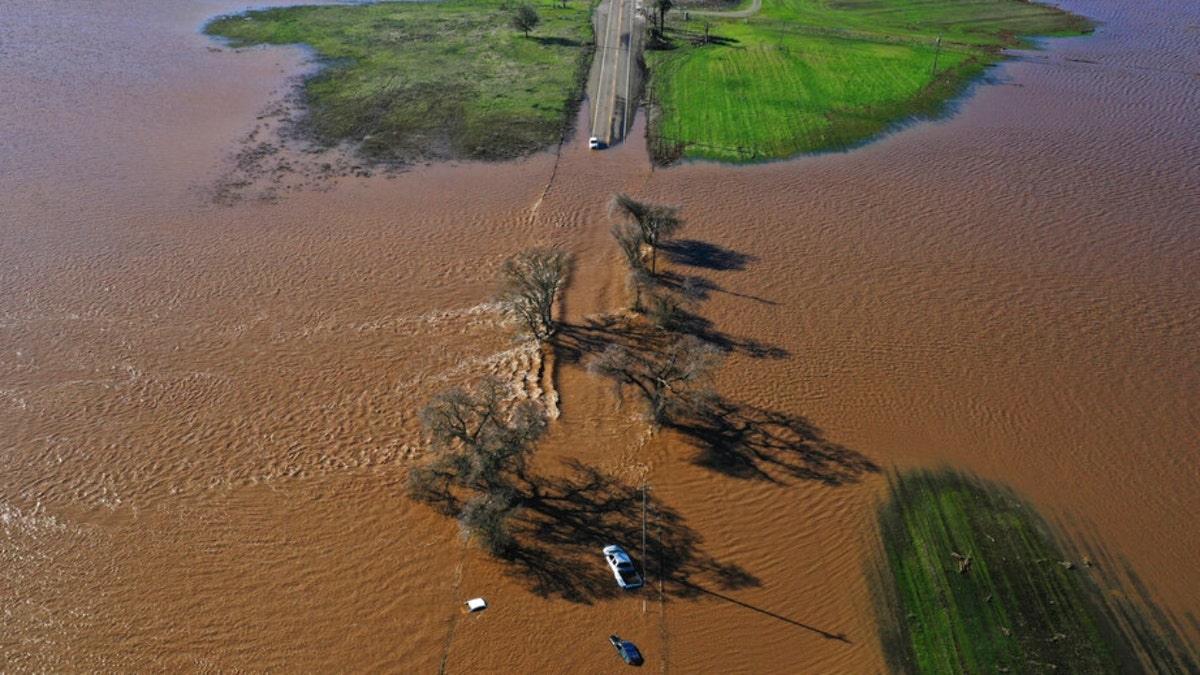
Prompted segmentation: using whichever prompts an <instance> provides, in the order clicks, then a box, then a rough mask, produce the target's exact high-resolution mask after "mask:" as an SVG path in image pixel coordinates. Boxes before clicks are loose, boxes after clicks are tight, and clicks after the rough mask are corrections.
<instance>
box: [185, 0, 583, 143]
mask: <svg viewBox="0 0 1200 675" xmlns="http://www.w3.org/2000/svg"><path fill="white" fill-rule="evenodd" d="M566 5H567V6H566V7H563V6H562V5H561V4H551V3H550V2H547V1H545V0H543V1H541V2H535V3H534V6H535V8H536V9H537V11H538V14H539V15H540V17H541V23H540V24H539V25H538V26H537V27H536V28H535V29H534V30H533V31H532V33H531V34H530V36H529V38H525V37H524V35H523V34H522V33H521V32H520V31H517V30H516V29H514V28H512V26H511V25H510V20H511V17H512V15H513V13H514V12H515V9H516V4H508V3H504V2H497V1H495V0H492V1H488V0H444V1H442V2H382V3H376V4H355V5H331V6H305V7H288V8H279V9H268V10H262V11H249V12H246V13H244V14H237V15H231V16H225V17H220V18H218V19H216V20H214V21H213V22H211V23H210V24H208V25H207V26H206V27H205V32H206V33H208V34H210V35H214V36H220V37H223V38H225V39H227V40H228V41H229V42H230V43H231V44H232V45H233V46H237V47H240V46H246V45H253V44H262V43H266V44H304V45H308V46H309V47H311V48H312V49H313V50H314V51H315V53H316V54H317V55H318V57H319V59H320V61H321V63H322V67H321V69H320V70H319V71H318V72H317V73H316V74H315V75H313V76H312V77H310V78H308V79H307V80H306V82H305V84H304V89H303V96H304V100H305V104H306V108H307V116H306V118H305V120H304V122H303V124H304V126H305V127H306V128H307V129H308V130H309V131H310V132H311V133H312V135H313V136H314V137H315V138H316V139H317V140H318V141H320V142H322V143H325V144H330V145H333V144H337V143H340V142H344V141H350V142H352V143H355V144H357V145H358V147H359V148H360V149H361V150H362V152H363V153H364V154H366V155H368V156H370V157H372V158H374V159H378V160H385V161H389V160H411V159H414V158H421V157H428V158H456V157H466V158H476V159H503V158H507V157H514V156H519V155H521V154H526V153H528V152H532V151H535V150H538V149H540V148H543V147H545V146H547V145H549V144H552V143H555V142H557V141H559V140H560V139H561V137H562V135H563V134H564V133H565V132H566V130H568V129H569V128H570V124H571V120H572V118H573V116H574V114H575V112H576V111H577V109H578V106H579V103H580V101H581V100H582V97H583V88H584V83H585V81H586V77H587V69H588V67H589V65H590V62H591V53H592V49H593V37H592V27H591V22H590V16H591V7H590V5H589V4H588V3H586V2H581V1H579V0H576V1H574V2H568V3H566Z"/></svg>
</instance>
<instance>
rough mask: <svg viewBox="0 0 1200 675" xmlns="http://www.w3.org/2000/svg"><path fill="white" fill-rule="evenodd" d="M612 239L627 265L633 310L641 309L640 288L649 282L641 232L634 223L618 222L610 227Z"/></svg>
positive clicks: (648, 271) (638, 310)
mask: <svg viewBox="0 0 1200 675" xmlns="http://www.w3.org/2000/svg"><path fill="white" fill-rule="evenodd" d="M612 235H613V239H616V240H617V246H618V247H619V248H620V249H621V255H622V256H623V257H624V258H625V264H626V265H627V266H628V267H629V285H630V287H632V288H633V311H635V312H640V311H642V288H644V287H645V286H646V285H647V284H649V283H650V281H651V279H650V270H649V269H647V268H646V256H645V255H644V253H643V252H642V232H641V228H639V227H638V226H637V224H636V223H618V224H616V225H613V228H612Z"/></svg>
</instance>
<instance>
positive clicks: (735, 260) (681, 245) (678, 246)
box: [659, 239, 757, 271]
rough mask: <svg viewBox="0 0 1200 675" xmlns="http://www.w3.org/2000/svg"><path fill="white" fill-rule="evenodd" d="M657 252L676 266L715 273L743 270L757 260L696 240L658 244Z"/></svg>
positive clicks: (680, 240) (675, 240) (747, 255)
mask: <svg viewBox="0 0 1200 675" xmlns="http://www.w3.org/2000/svg"><path fill="white" fill-rule="evenodd" d="M659 250H660V251H661V252H662V253H663V255H664V256H665V257H666V259H667V260H669V261H671V262H672V263H675V264H677V265H688V266H689V267H700V268H703V269H708V270H717V271H730V270H744V269H746V266H747V265H749V264H750V263H752V262H754V261H755V260H757V258H755V257H754V256H752V255H750V254H748V253H741V252H738V251H734V250H732V249H728V248H725V247H723V246H718V245H717V244H711V243H709V242H707V241H698V240H696V239H674V240H671V241H667V242H664V243H662V244H659Z"/></svg>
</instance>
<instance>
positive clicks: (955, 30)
mask: <svg viewBox="0 0 1200 675" xmlns="http://www.w3.org/2000/svg"><path fill="white" fill-rule="evenodd" d="M689 7H691V8H693V9H694V7H695V5H692V4H691V3H689V2H687V1H686V0H681V1H680V2H679V3H678V4H677V5H674V11H672V12H670V13H669V14H666V21H665V23H663V22H662V18H661V15H660V16H659V17H658V18H659V21H660V23H663V26H664V28H663V30H662V31H661V33H660V34H658V35H657V36H652V37H655V38H656V39H652V40H651V42H650V47H649V48H648V49H647V52H646V63H647V67H648V69H649V71H650V77H649V81H650V84H649V88H648V91H647V97H648V99H649V102H650V104H651V106H652V110H651V117H650V126H649V129H648V131H647V135H648V138H649V143H650V150H651V154H652V155H653V157H654V159H655V160H656V161H658V162H660V163H668V162H671V161H674V160H676V159H679V158H688V157H690V158H709V159H718V160H725V161H758V160H767V159H774V158H782V157H788V156H791V155H795V154H799V153H805V152H817V151H822V150H831V149H845V148H849V147H852V146H854V145H857V144H861V143H863V142H865V141H867V140H869V139H871V138H873V137H875V136H877V135H879V134H880V133H882V132H884V131H886V130H887V129H889V128H891V127H894V126H895V125H896V124H898V123H902V122H903V121H905V120H909V119H913V118H920V117H928V116H933V115H936V114H937V113H938V112H939V111H940V110H942V108H943V107H944V105H945V103H946V101H947V100H948V99H950V98H952V97H953V96H955V95H956V94H958V93H960V92H961V91H962V90H963V89H964V88H965V87H966V85H967V83H968V82H970V81H971V80H972V79H973V78H976V77H977V76H979V75H980V73H982V72H983V70H984V69H985V68H987V67H988V66H990V65H992V64H994V63H996V62H998V61H999V60H1000V59H1002V58H1003V50H1004V49H1006V48H1011V47H1028V46H1030V43H1029V42H1028V41H1027V40H1025V39H1023V38H1022V37H1021V36H1063V35H1079V34H1081V33H1086V32H1088V31H1090V30H1091V26H1090V24H1089V23H1088V22H1087V21H1086V20H1084V19H1082V18H1080V17H1078V16H1075V15H1072V14H1068V13H1066V12H1064V11H1062V10H1059V9H1057V8H1053V7H1049V6H1046V5H1039V4H1033V3H1029V2H1021V1H1020V0H895V1H893V0H843V1H837V2H815V1H813V0H763V3H762V9H761V10H760V11H759V12H757V13H755V14H754V15H752V16H749V17H743V18H728V17H725V18H723V17H720V16H716V15H706V14H702V13H700V12H696V13H692V12H691V11H689ZM652 30H653V31H655V32H656V33H657V32H658V28H657V27H656V28H654V29H652Z"/></svg>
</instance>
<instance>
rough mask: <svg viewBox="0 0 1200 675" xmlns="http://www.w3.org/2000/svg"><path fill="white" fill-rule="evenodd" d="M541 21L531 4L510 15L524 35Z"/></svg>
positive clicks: (513, 22)
mask: <svg viewBox="0 0 1200 675" xmlns="http://www.w3.org/2000/svg"><path fill="white" fill-rule="evenodd" d="M660 1H661V0H660ZM541 22H542V17H540V16H538V13H537V10H536V9H534V8H533V5H520V6H518V7H517V11H516V12H515V13H514V14H513V16H512V27H513V28H516V29H517V30H520V31H525V37H529V31H531V30H533V29H534V28H537V25H538V24H539V23H541Z"/></svg>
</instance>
